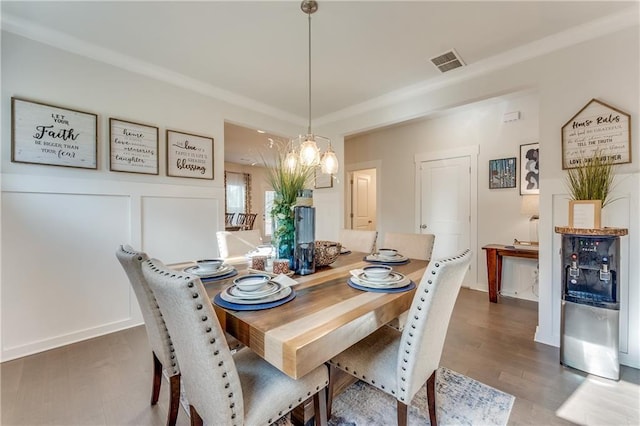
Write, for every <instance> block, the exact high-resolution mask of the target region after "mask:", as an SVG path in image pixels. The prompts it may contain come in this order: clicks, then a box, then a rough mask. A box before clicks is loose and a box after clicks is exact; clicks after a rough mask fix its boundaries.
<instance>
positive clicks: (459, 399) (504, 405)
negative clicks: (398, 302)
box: [276, 367, 515, 426]
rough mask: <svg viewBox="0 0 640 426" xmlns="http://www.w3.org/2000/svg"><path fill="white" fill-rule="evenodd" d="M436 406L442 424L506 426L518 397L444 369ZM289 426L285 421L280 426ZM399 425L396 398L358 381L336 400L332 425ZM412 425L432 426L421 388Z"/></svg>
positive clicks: (411, 415)
mask: <svg viewBox="0 0 640 426" xmlns="http://www.w3.org/2000/svg"><path fill="white" fill-rule="evenodd" d="M436 377H437V378H436V405H437V415H438V423H439V424H441V425H506V424H507V421H508V420H509V414H510V413H511V407H513V402H514V401H515V397H514V396H512V395H509V394H507V393H504V392H502V391H499V390H497V389H494V388H492V387H490V386H487V385H485V384H482V383H480V382H478V381H476V380H473V379H471V378H469V377H466V376H464V375H462V374H459V373H456V372H455V371H451V370H449V369H447V368H444V367H440V368H439V369H438V373H437V376H436ZM276 424H277V425H278V426H288V425H289V424H290V423H289V420H288V419H287V418H283V419H281V420H280V421H278V422H277V423H276ZM394 424H396V399H395V398H393V397H391V396H389V395H387V394H385V393H384V392H382V391H379V390H378V389H376V388H374V387H373V386H369V385H368V384H366V383H364V382H361V381H358V382H356V383H354V384H353V385H351V386H349V387H348V388H347V389H346V390H345V391H344V392H343V393H342V394H340V395H339V396H338V397H337V398H336V399H334V401H333V409H332V416H331V420H330V421H329V425H330V426H372V425H394ZM409 424H410V425H428V424H429V411H428V409H427V393H426V391H425V389H424V388H422V389H420V390H419V391H418V393H417V394H416V396H415V398H414V400H413V401H412V403H411V407H410V408H409Z"/></svg>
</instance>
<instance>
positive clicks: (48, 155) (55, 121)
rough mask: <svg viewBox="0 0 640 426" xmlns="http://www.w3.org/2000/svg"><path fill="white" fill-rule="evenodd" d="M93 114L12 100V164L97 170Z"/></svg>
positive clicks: (96, 117) (95, 124) (95, 126)
mask: <svg viewBox="0 0 640 426" xmlns="http://www.w3.org/2000/svg"><path fill="white" fill-rule="evenodd" d="M97 135H98V116H97V115H96V114H92V113H88V112H83V111H78V110H74V109H69V108H62V107H58V106H54V105H48V104H44V103H41V102H34V101H29V100H26V99H20V98H15V97H12V98H11V161H13V162H15V163H32V164H47V165H50V166H64V167H79V168H83V169H97V168H98V162H97V157H98V136H97Z"/></svg>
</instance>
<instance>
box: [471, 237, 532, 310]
mask: <svg viewBox="0 0 640 426" xmlns="http://www.w3.org/2000/svg"><path fill="white" fill-rule="evenodd" d="M482 249H483V250H485V251H486V253H487V278H488V280H489V300H490V301H491V302H493V303H498V294H499V293H500V289H501V286H502V258H503V257H504V256H510V257H523V258H526V259H536V260H537V259H538V246H506V245H503V244H487V245H486V246H484V247H482Z"/></svg>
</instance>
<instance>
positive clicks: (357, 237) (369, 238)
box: [338, 229, 378, 254]
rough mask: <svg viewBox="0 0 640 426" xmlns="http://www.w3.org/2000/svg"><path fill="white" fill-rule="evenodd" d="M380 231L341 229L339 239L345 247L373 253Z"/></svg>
mask: <svg viewBox="0 0 640 426" xmlns="http://www.w3.org/2000/svg"><path fill="white" fill-rule="evenodd" d="M377 237H378V231H363V230H359V229H341V230H340V235H339V236H338V241H339V242H340V244H342V247H345V248H347V249H349V250H353V251H361V252H363V253H367V254H368V253H373V251H374V250H375V248H376V238H377Z"/></svg>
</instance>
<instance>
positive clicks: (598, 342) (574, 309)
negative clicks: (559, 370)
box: [560, 300, 620, 380]
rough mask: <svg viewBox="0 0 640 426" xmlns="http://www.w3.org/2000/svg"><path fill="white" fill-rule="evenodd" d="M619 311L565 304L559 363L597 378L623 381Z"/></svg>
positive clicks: (563, 305) (563, 306) (564, 301)
mask: <svg viewBox="0 0 640 426" xmlns="http://www.w3.org/2000/svg"><path fill="white" fill-rule="evenodd" d="M619 316H620V311H617V310H614V309H606V308H597V307H594V306H589V305H582V304H579V303H573V302H568V301H566V300H563V301H562V330H561V335H560V362H561V363H562V364H563V365H566V366H568V367H573V368H577V369H578V370H582V371H586V372H587V373H590V374H595V375H596V376H601V377H606V378H608V379H613V380H618V379H619V378H620V361H619V359H618V355H619V354H618V352H619V332H618V330H619V325H618V324H619V323H618V319H619Z"/></svg>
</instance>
